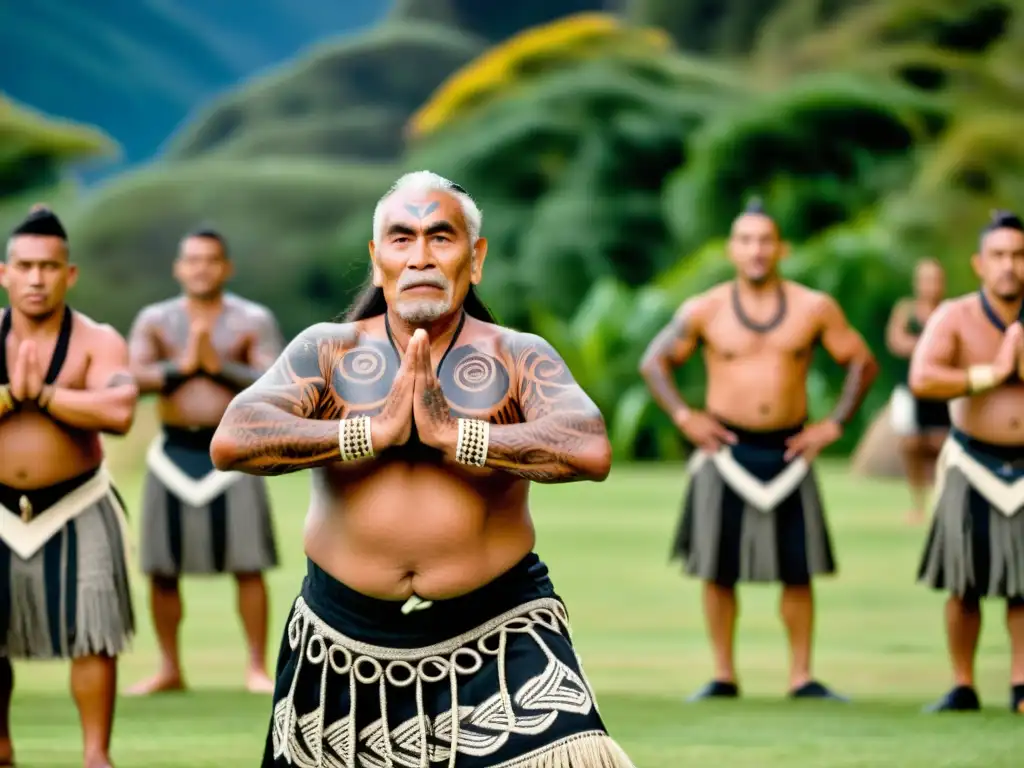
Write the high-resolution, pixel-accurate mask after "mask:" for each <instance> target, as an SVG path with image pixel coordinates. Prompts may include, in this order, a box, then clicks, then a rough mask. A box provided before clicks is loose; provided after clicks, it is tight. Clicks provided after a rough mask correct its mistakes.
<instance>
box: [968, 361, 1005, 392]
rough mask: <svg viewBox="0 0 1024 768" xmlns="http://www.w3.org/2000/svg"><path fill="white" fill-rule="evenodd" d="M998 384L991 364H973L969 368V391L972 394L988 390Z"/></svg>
mask: <svg viewBox="0 0 1024 768" xmlns="http://www.w3.org/2000/svg"><path fill="white" fill-rule="evenodd" d="M997 385H998V382H997V381H996V374H995V371H993V370H992V366H991V365H972V366H971V367H970V368H968V369H967V391H968V392H969V393H970V394H972V395H973V394H977V393H978V392H987V391H988V390H990V389H995V387H996V386H997Z"/></svg>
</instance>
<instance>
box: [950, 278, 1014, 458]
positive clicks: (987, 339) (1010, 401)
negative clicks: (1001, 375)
mask: <svg viewBox="0 0 1024 768" xmlns="http://www.w3.org/2000/svg"><path fill="white" fill-rule="evenodd" d="M953 310H954V311H955V312H956V315H957V317H956V328H957V339H956V352H955V360H954V361H953V363H954V365H955V366H956V367H958V368H967V367H969V366H972V365H986V364H988V363H991V362H992V359H993V358H994V357H995V355H996V350H997V349H998V348H999V345H1000V343H1001V342H1002V339H1003V332H1002V331H1000V330H999V329H998V328H996V327H995V326H994V325H993V324H992V323H991V322H990V321H989V320H988V318H987V317H985V314H984V312H983V310H982V308H981V302H980V301H979V300H978V298H977V294H974V295H971V296H967V297H965V298H962V299H958V300H957V301H956V303H955V306H954V308H953ZM949 413H950V419H951V421H952V423H953V426H955V427H956V428H957V429H959V430H960V431H962V432H965V433H966V434H968V435H970V436H971V437H974V438H977V439H978V440H983V441H985V442H987V443H996V444H998V445H1024V382H1021V380H1020V378H1019V377H1017V376H1012V377H1011V378H1010V380H1009V381H1007V382H1006V383H1004V384H1002V385H1001V386H999V387H997V388H995V389H993V390H990V391H988V392H985V393H983V394H976V395H972V396H970V397H962V398H959V399H957V400H953V401H951V402H950V408H949Z"/></svg>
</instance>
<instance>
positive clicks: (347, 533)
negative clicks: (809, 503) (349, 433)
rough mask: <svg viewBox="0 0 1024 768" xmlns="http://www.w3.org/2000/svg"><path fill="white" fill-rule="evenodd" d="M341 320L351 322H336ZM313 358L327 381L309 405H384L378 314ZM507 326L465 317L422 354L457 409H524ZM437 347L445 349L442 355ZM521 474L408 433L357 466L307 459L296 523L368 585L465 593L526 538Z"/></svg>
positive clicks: (521, 550)
mask: <svg viewBox="0 0 1024 768" xmlns="http://www.w3.org/2000/svg"><path fill="white" fill-rule="evenodd" d="M338 327H339V334H340V333H342V331H341V330H340V329H343V328H351V326H338ZM345 333H346V334H347V335H348V338H346V339H345V340H343V341H342V340H339V343H338V345H337V352H336V353H334V354H333V355H331V357H330V359H322V360H321V367H322V369H323V370H324V372H325V374H326V373H327V372H328V371H330V379H329V381H328V384H329V390H328V392H327V394H326V395H325V398H324V402H323V403H322V404H321V407H320V409H319V412H318V414H317V416H318V417H319V418H322V419H339V418H345V417H349V416H354V415H359V414H371V415H372V414H375V413H377V412H378V411H379V410H380V409H381V408H382V406H383V404H384V401H385V399H386V397H387V395H388V392H389V391H390V389H391V383H392V381H393V379H394V376H395V373H396V372H397V370H398V366H399V364H400V359H399V356H398V354H397V352H396V351H395V349H394V348H393V346H392V345H391V343H389V341H388V337H387V333H386V330H385V327H384V321H383V317H376V318H371V319H369V320H367V321H364V322H362V323H359V324H357V325H356V335H355V338H352V333H351V331H347V332H345ZM508 334H509V332H508V331H505V330H503V329H501V328H499V327H497V326H492V325H489V324H487V323H482V322H479V321H476V320H473V319H471V318H468V319H467V320H466V323H465V325H464V327H463V328H462V330H461V332H460V333H458V334H457V336H455V337H454V342H453V343H452V346H451V349H450V350H448V351H447V354H445V353H446V347H447V346H448V343H447V342H444V343H442V344H435V345H433V348H432V350H431V359H432V362H433V364H434V366H435V369H437V366H438V365H439V364H440V369H439V370H438V379H439V380H440V382H441V388H442V391H443V392H444V394H445V397H446V399H447V401H448V404H449V406H450V407H451V410H452V412H453V415H455V416H463V417H468V418H481V419H487V420H489V421H491V422H492V423H498V424H512V423H519V422H520V421H522V420H523V418H522V414H521V411H520V406H519V403H518V401H517V392H518V382H517V381H516V366H515V364H514V361H513V356H512V355H511V354H510V351H509V349H508V346H507V344H506V340H507V339H508ZM442 358H444V360H443V363H442ZM528 492H529V483H528V481H526V480H524V479H520V478H517V477H513V476H511V475H509V474H507V473H504V472H500V471H495V470H491V469H475V468H473V469H470V468H467V467H465V466H463V465H459V464H454V463H451V462H448V461H446V460H443V459H442V458H441V456H440V454H439V453H438V452H436V451H434V450H433V449H429V448H426V447H424V446H423V445H422V444H420V443H418V441H417V438H416V435H415V432H414V433H413V436H412V438H411V439H410V441H409V443H408V444H407V445H405V446H402V447H400V448H396V449H392V450H390V451H388V452H386V453H385V454H383V455H381V456H379V457H377V458H375V459H373V460H372V461H370V462H367V463H364V464H362V465H360V466H348V465H343V464H335V465H332V466H328V467H326V468H323V469H318V470H313V494H312V498H311V503H310V509H309V514H308V516H307V519H306V527H305V548H306V553H307V554H308V556H309V557H310V558H311V559H312V560H313V561H314V562H316V563H317V564H318V565H320V566H321V567H322V568H323V569H324V570H326V571H327V572H328V573H330V574H331V575H333V576H334V577H335V578H337V579H339V580H340V581H342V582H344V583H345V584H347V585H349V586H351V587H352V588H353V589H356V590H358V591H360V592H363V593H365V594H369V595H374V596H377V597H381V598H387V599H400V598H404V597H408V596H409V595H411V594H413V593H416V594H417V595H419V596H421V597H424V598H427V599H439V598H442V597H448V596H452V595H457V594H462V593H464V592H467V591H469V590H471V589H474V588H476V587H478V586H479V585H481V584H483V583H486V582H488V581H490V580H491V579H493V578H495V577H496V576H498V575H499V574H501V573H503V572H504V571H506V570H507V569H508V568H509V567H510V566H512V565H514V564H515V563H516V562H518V561H519V560H520V559H522V558H523V557H524V556H525V555H526V554H528V553H529V552H530V550H531V549H532V548H533V545H534V541H535V536H534V529H533V524H532V521H531V519H530V514H529V507H528V500H527V496H528Z"/></svg>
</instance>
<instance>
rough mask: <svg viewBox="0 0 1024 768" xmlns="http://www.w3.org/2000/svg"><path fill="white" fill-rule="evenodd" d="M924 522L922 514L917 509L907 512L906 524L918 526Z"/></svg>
mask: <svg viewBox="0 0 1024 768" xmlns="http://www.w3.org/2000/svg"><path fill="white" fill-rule="evenodd" d="M923 522H924V512H921V511H920V510H917V509H912V510H910V511H909V512H907V523H909V524H910V525H920V524H921V523H923Z"/></svg>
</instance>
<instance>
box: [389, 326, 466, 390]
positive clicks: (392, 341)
mask: <svg viewBox="0 0 1024 768" xmlns="http://www.w3.org/2000/svg"><path fill="white" fill-rule="evenodd" d="M465 324H466V310H462V313H461V314H460V315H459V324H458V325H457V326H456V327H455V333H453V334H452V340H451V341H449V342H448V347H447V348H446V349H445V351H444V354H443V355H441V359H440V360H438V362H437V370H436V371H435V372H434V373H435V374H436V375H440V373H441V366H442V365H444V361H445V358H447V357H448V353H449V352H451V351H452V348H453V347H454V346H455V342H456V341H458V340H459V335H460V334H461V333H462V327H463V326H464V325H465ZM384 330H385V331H386V332H387V334H388V343H389V344H391V349H393V350H394V351H395V356H396V357H397V358H398V359H399V360H401V359H402V353H401V352H400V351H399V349H398V345H397V344H396V343H395V335H394V334H393V333H392V332H391V320H390V319H389V318H388V313H387V311H386V310H385V312H384Z"/></svg>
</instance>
